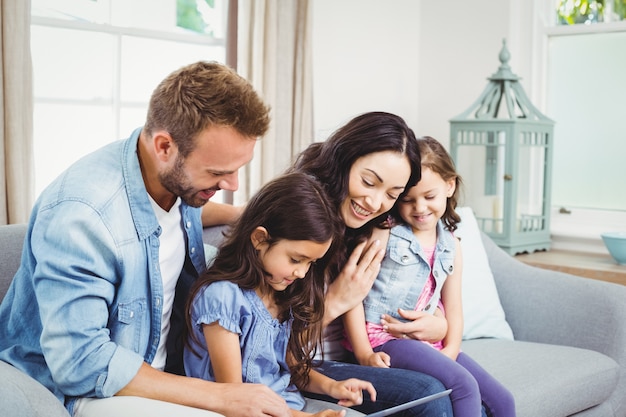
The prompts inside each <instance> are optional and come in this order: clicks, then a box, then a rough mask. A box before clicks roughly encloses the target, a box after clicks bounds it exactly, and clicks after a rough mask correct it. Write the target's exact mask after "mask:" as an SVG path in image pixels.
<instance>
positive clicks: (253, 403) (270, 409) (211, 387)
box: [116, 363, 291, 417]
mask: <svg viewBox="0 0 626 417" xmlns="http://www.w3.org/2000/svg"><path fill="white" fill-rule="evenodd" d="M116 395H120V396H121V395H129V396H136V397H144V398H151V399H155V400H160V401H166V402H171V403H175V404H181V405H186V406H190V407H196V408H200V409H204V410H211V411H215V412H217V413H220V414H223V415H225V416H228V417H247V416H252V417H255V416H258V417H267V416H275V417H289V416H290V415H291V414H290V411H289V407H288V406H287V403H286V402H285V400H284V399H283V398H282V397H280V396H279V395H278V394H276V393H275V392H274V391H272V390H271V389H270V388H268V387H267V386H265V385H261V384H243V383H241V384H229V383H218V382H209V381H205V380H202V379H198V378H190V377H186V376H180V375H174V374H169V373H166V372H161V371H158V370H156V369H154V368H152V367H151V366H150V365H148V364H147V363H144V364H143V365H142V366H141V368H139V372H137V374H136V375H135V377H134V378H133V379H132V380H131V381H130V382H129V383H128V384H127V385H126V386H125V387H124V388H122V389H121V390H120V391H119V392H118V393H117V394H116Z"/></svg>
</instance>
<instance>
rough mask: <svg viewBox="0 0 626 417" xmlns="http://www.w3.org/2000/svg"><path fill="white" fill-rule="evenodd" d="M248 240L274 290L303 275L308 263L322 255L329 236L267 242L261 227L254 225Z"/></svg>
mask: <svg viewBox="0 0 626 417" xmlns="http://www.w3.org/2000/svg"><path fill="white" fill-rule="evenodd" d="M259 229H261V231H260V233H258V231H259ZM255 233H256V236H255ZM252 243H253V245H254V247H255V248H256V249H257V251H258V253H259V258H260V259H261V263H262V264H263V269H264V270H265V272H267V273H268V276H266V282H267V283H268V284H269V286H270V287H272V289H274V290H275V291H284V290H285V289H286V288H287V287H288V286H289V285H291V284H293V282H294V281H295V280H297V279H302V278H304V277H305V276H306V273H307V272H308V271H309V268H310V267H311V265H312V264H313V263H314V262H315V261H317V260H318V259H320V258H322V257H324V255H325V254H326V252H327V251H328V249H329V248H330V245H331V243H332V239H331V240H328V241H326V242H314V241H311V240H286V239H282V240H279V241H278V242H275V243H274V244H273V245H271V246H270V244H269V243H268V242H267V232H266V230H265V228H263V227H258V228H257V230H255V232H253V235H252Z"/></svg>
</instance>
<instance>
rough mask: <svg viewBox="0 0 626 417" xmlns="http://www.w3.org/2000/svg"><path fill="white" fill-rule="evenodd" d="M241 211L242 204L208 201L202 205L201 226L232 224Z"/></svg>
mask: <svg viewBox="0 0 626 417" xmlns="http://www.w3.org/2000/svg"><path fill="white" fill-rule="evenodd" d="M242 211H243V207H242V206H233V205H231V204H225V203H214V202H213V201H209V202H207V203H206V204H205V205H204V206H203V207H202V226H203V227H208V226H217V225H222V224H233V223H234V222H235V221H236V220H237V219H238V218H239V216H240V215H241V212H242Z"/></svg>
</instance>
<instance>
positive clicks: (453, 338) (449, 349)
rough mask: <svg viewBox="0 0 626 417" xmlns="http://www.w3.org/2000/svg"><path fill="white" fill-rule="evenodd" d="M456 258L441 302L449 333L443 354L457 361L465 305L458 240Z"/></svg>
mask: <svg viewBox="0 0 626 417" xmlns="http://www.w3.org/2000/svg"><path fill="white" fill-rule="evenodd" d="M455 246H456V257H455V259H454V272H453V273H452V274H451V275H448V278H447V279H446V282H445V283H444V284H443V288H442V289H441V302H442V303H443V306H444V308H445V310H446V319H447V321H448V333H447V334H446V337H444V339H443V346H444V348H443V349H442V350H441V352H442V353H443V354H445V355H446V356H448V357H450V358H451V359H452V360H456V358H457V356H458V355H459V352H460V351H461V341H462V338H463V304H462V301H461V274H462V271H463V256H462V254H461V244H460V243H459V240H458V239H457V240H456V244H455Z"/></svg>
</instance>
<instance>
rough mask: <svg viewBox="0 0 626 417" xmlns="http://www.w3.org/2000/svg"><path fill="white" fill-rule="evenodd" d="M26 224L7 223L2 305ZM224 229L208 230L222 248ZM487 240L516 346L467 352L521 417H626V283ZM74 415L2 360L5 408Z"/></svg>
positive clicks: (473, 346)
mask: <svg viewBox="0 0 626 417" xmlns="http://www.w3.org/2000/svg"><path fill="white" fill-rule="evenodd" d="M25 232H26V226H25V225H10V226H0V300H1V299H2V298H4V294H5V293H6V290H7V288H8V286H9V284H10V281H11V279H12V277H13V274H14V273H15V271H16V269H17V267H18V264H19V259H20V255H21V249H22V242H23V238H24V233H25ZM219 236H220V234H219V229H206V230H205V241H207V243H210V244H214V245H215V244H217V243H218V241H219ZM483 241H484V244H485V248H486V250H487V254H488V257H489V262H490V265H491V268H492V272H493V274H494V276H495V279H496V285H497V288H498V293H499V296H500V301H501V302H502V305H503V307H504V310H505V313H506V318H507V321H508V322H509V324H510V326H511V327H512V329H513V333H514V335H515V339H516V340H515V341H508V340H496V339H477V340H468V341H465V342H464V344H463V350H464V351H466V352H468V353H469V354H470V355H471V356H472V357H473V358H474V359H476V360H477V361H478V362H479V363H480V364H482V365H483V366H484V367H485V368H486V369H487V370H488V371H490V372H491V373H492V374H493V375H494V376H496V377H497V378H499V379H500V380H501V381H502V382H503V383H504V384H505V385H506V386H507V387H508V388H509V389H510V390H511V391H512V392H513V395H514V396H515V400H516V404H517V409H518V413H517V415H518V417H560V416H570V415H572V416H581V417H583V416H584V417H591V416H598V417H626V286H621V285H617V284H610V283H605V282H600V281H594V280H589V279H585V278H579V277H575V276H572V275H567V274H563V273H558V272H553V271H547V270H541V269H538V268H534V267H530V266H527V265H525V264H522V263H521V262H519V261H517V260H515V259H514V258H512V257H510V256H509V255H508V254H506V253H505V252H503V251H502V250H501V249H499V248H498V247H497V246H496V245H495V244H494V243H493V242H492V241H491V240H490V239H489V238H488V237H486V236H484V235H483ZM15 405H19V408H20V409H21V410H23V412H21V413H20V416H42V417H43V416H45V417H61V416H63V417H67V416H68V414H67V412H66V411H65V409H64V408H63V406H62V405H61V404H60V403H59V402H58V400H57V399H56V398H55V397H54V396H53V395H52V394H51V393H50V392H48V391H47V390H46V389H45V388H44V387H43V386H42V385H40V384H39V383H37V382H36V381H34V380H33V379H31V378H29V377H28V376H26V375H25V374H23V373H21V372H19V371H18V370H17V369H15V368H13V367H12V366H10V365H7V364H5V363H2V362H0V411H1V412H2V415H3V416H7V417H13V416H8V415H7V414H6V412H5V410H7V409H15Z"/></svg>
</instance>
